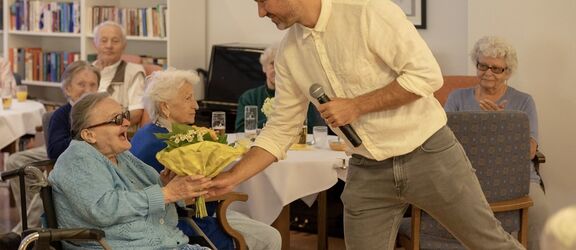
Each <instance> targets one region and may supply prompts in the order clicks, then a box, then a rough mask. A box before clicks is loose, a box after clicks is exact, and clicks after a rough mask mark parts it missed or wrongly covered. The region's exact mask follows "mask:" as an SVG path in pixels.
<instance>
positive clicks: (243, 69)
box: [203, 43, 266, 106]
mask: <svg viewBox="0 0 576 250" xmlns="http://www.w3.org/2000/svg"><path fill="white" fill-rule="evenodd" d="M264 49H265V46H262V45H246V44H237V43H236V44H222V45H214V46H213V47H212V55H211V57H210V66H209V69H208V84H207V86H206V93H205V97H204V101H203V102H204V103H206V104H208V105H210V104H217V105H234V106H235V105H237V103H238V98H239V97H240V95H242V93H244V91H246V90H248V89H251V88H255V87H258V86H262V85H263V84H265V81H266V75H265V74H264V72H262V66H261V65H260V61H259V58H260V55H261V54H262V52H263V51H264Z"/></svg>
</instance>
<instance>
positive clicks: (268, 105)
mask: <svg viewBox="0 0 576 250" xmlns="http://www.w3.org/2000/svg"><path fill="white" fill-rule="evenodd" d="M260 110H261V111H262V113H264V115H265V116H266V118H269V117H270V115H272V112H274V97H266V99H265V100H264V104H263V105H262V108H261V109H260Z"/></svg>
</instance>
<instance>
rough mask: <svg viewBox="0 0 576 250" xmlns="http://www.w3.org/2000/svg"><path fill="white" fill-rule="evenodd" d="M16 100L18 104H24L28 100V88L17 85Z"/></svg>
mask: <svg viewBox="0 0 576 250" xmlns="http://www.w3.org/2000/svg"><path fill="white" fill-rule="evenodd" d="M16 98H18V101H19V102H25V101H26V99H27V98H28V86H26V85H18V86H17V87H16Z"/></svg>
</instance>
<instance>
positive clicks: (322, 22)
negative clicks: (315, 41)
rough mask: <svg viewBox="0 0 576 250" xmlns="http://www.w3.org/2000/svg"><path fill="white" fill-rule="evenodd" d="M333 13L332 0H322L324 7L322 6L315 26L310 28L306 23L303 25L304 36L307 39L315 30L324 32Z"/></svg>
mask: <svg viewBox="0 0 576 250" xmlns="http://www.w3.org/2000/svg"><path fill="white" fill-rule="evenodd" d="M331 14H332V0H322V7H321V8H320V16H319V17H318V21H317V22H316V25H315V26H314V28H308V27H306V26H304V25H300V26H301V27H302V38H303V39H306V38H308V36H310V35H311V34H312V33H314V32H324V31H325V30H326V26H327V25H328V19H330V16H331Z"/></svg>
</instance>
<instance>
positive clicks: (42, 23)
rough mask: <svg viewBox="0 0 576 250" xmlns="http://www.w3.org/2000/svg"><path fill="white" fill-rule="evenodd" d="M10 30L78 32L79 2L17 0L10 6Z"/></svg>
mask: <svg viewBox="0 0 576 250" xmlns="http://www.w3.org/2000/svg"><path fill="white" fill-rule="evenodd" d="M10 30H20V31H33V32H67V33H80V3H79V2H78V1H73V2H42V1H29V0H18V1H16V2H14V3H13V4H12V5H11V6H10Z"/></svg>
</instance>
